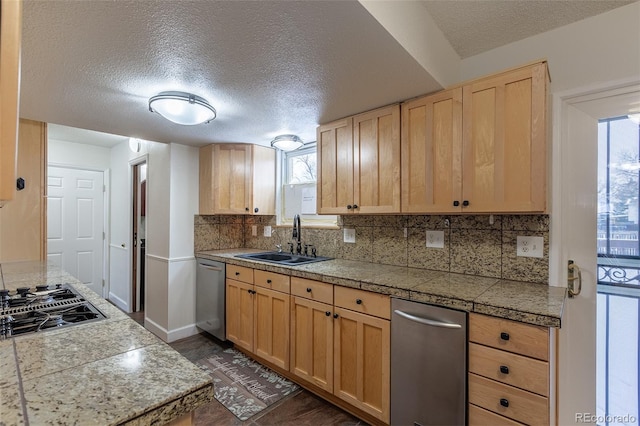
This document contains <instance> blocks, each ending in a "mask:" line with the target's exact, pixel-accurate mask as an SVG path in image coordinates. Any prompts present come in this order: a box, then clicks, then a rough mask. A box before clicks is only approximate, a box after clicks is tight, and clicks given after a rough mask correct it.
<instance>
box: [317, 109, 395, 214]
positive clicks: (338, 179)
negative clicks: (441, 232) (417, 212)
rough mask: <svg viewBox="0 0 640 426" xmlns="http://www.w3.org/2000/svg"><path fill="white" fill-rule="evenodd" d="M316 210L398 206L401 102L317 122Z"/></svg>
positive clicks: (392, 210)
mask: <svg viewBox="0 0 640 426" xmlns="http://www.w3.org/2000/svg"><path fill="white" fill-rule="evenodd" d="M317 143H318V186H317V192H318V194H317V203H318V213H319V214H348V213H364V214H371V213H399V212H400V106H399V105H398V104H394V105H390V106H387V107H384V108H379V109H376V110H373V111H369V112H365V113H362V114H358V115H356V116H353V117H349V118H345V119H342V120H337V121H334V122H332V123H328V124H323V125H321V126H319V127H318V131H317Z"/></svg>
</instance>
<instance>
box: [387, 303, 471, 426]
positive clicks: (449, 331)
mask: <svg viewBox="0 0 640 426" xmlns="http://www.w3.org/2000/svg"><path fill="white" fill-rule="evenodd" d="M391 312H392V317H391V424H392V425H397V426H400V425H403V426H404V425H415V426H422V425H425V426H426V425H464V424H465V423H466V412H467V407H466V405H467V313H466V312H462V311H457V310H454V309H448V308H442V307H439V306H433V305H427V304H424V303H417V302H410V301H407V300H401V299H396V298H393V299H391Z"/></svg>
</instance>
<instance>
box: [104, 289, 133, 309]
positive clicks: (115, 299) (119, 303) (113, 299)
mask: <svg viewBox="0 0 640 426" xmlns="http://www.w3.org/2000/svg"><path fill="white" fill-rule="evenodd" d="M109 301H110V302H111V303H113V304H114V305H116V306H117V307H118V308H120V309H121V310H122V311H124V312H126V313H131V310H130V309H129V304H128V303H127V302H125V301H124V300H122V299H120V298H119V297H118V296H116V295H115V294H113V293H111V292H109Z"/></svg>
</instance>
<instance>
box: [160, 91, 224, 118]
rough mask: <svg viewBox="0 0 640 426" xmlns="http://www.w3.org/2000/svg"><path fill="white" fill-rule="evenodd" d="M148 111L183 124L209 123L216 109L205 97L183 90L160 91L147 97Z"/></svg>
mask: <svg viewBox="0 0 640 426" xmlns="http://www.w3.org/2000/svg"><path fill="white" fill-rule="evenodd" d="M149 111H151V112H156V113H158V114H160V115H161V116H163V117H164V118H166V119H167V120H169V121H171V122H174V123H177V124H182V125H185V126H194V125H196V124H202V123H209V122H210V121H212V120H213V119H214V118H216V110H215V108H214V107H212V106H211V105H210V104H209V102H207V100H206V99H204V98H201V97H200V96H196V95H194V94H191V93H185V92H162V93H159V94H157V95H156V96H154V97H152V98H151V99H149Z"/></svg>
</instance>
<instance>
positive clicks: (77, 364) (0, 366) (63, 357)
mask: <svg viewBox="0 0 640 426" xmlns="http://www.w3.org/2000/svg"><path fill="white" fill-rule="evenodd" d="M0 271H1V273H2V275H1V278H2V280H1V281H0V288H5V289H8V290H11V291H13V290H15V289H17V288H18V287H31V288H32V289H33V288H34V287H35V286H36V285H37V284H49V285H55V284H58V283H67V284H70V285H71V286H72V287H73V288H74V289H76V290H77V291H78V292H79V293H80V294H81V295H82V296H83V297H84V298H85V299H86V300H88V301H89V302H91V303H92V304H93V305H94V306H95V307H96V308H98V309H99V310H100V311H102V313H103V314H105V316H106V317H107V318H106V319H102V320H99V321H94V322H86V323H80V324H77V325H73V326H69V327H63V328H59V329H55V330H47V331H45V332H40V333H34V334H25V335H21V336H16V337H13V338H8V339H6V340H0V401H1V403H0V423H1V424H6V425H20V424H30V425H41V424H78V425H80V424H81V425H88V424H96V425H115V424H128V425H149V424H158V425H161V424H166V423H170V422H172V421H174V420H178V419H183V418H184V417H185V416H187V415H188V414H189V413H191V412H192V411H193V410H195V409H196V408H197V407H199V406H200V405H202V404H205V403H207V402H209V401H211V400H212V399H213V384H212V381H211V377H210V376H209V375H208V374H207V373H205V372H204V371H202V370H200V369H199V368H198V367H197V366H195V365H194V364H193V363H191V362H190V361H189V360H187V359H186V358H184V357H183V356H182V355H180V354H179V353H178V352H176V351H175V350H173V349H172V348H171V347H170V346H169V345H167V344H166V343H164V342H163V341H162V340H160V339H159V338H157V337H156V336H155V335H153V334H151V333H150V332H148V331H147V330H145V329H144V327H142V326H140V325H139V324H138V323H136V322H135V321H133V320H132V319H130V318H129V317H128V316H127V315H126V314H124V313H123V312H121V311H120V310H119V309H118V308H116V307H114V306H113V305H111V304H110V303H109V302H107V301H105V300H104V299H102V298H100V297H99V296H98V295H96V294H95V293H93V291H91V290H90V289H89V288H88V287H86V286H84V285H83V284H81V283H80V282H79V281H78V280H76V279H75V278H73V277H72V276H71V275H69V274H67V273H66V272H64V271H62V270H61V269H59V268H57V267H54V266H52V265H51V264H47V263H46V262H11V263H3V264H1V265H0Z"/></svg>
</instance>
